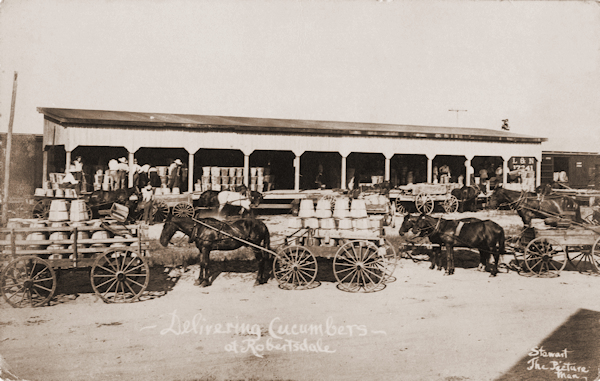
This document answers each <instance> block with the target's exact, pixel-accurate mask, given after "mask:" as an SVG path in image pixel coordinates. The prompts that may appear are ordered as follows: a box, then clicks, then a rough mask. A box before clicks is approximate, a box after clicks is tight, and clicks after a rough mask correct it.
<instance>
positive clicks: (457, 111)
mask: <svg viewBox="0 0 600 381" xmlns="http://www.w3.org/2000/svg"><path fill="white" fill-rule="evenodd" d="M448 111H454V112H456V127H458V113H459V112H461V111H462V112H467V111H469V110H455V109H450V110H448Z"/></svg>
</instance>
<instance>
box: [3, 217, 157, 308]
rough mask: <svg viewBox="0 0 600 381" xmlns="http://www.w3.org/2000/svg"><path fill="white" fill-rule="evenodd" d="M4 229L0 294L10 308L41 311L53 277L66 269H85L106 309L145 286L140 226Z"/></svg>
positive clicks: (27, 223) (37, 224) (105, 223)
mask: <svg viewBox="0 0 600 381" xmlns="http://www.w3.org/2000/svg"><path fill="white" fill-rule="evenodd" d="M8 225H9V227H7V228H3V229H0V238H1V240H0V247H2V251H1V254H0V263H1V264H2V271H1V272H0V293H1V294H2V296H3V297H4V299H5V300H6V301H7V302H8V303H9V304H10V305H11V306H13V307H38V306H43V305H46V304H47V303H48V302H49V301H50V300H51V299H52V297H53V295H54V292H55V290H56V283H57V273H59V272H60V271H62V270H67V269H74V268H89V269H90V282H91V284H92V287H93V289H94V292H95V293H96V295H98V296H99V297H100V298H101V299H102V300H104V301H105V302H108V303H120V302H131V301H134V300H136V299H138V298H139V297H140V296H141V294H142V293H143V292H144V290H145V289H146V287H147V285H148V282H149V276H150V268H149V265H148V262H147V260H146V259H145V257H146V254H147V250H148V242H147V240H146V239H145V238H144V234H143V232H142V227H141V226H140V225H123V224H122V223H119V222H118V221H116V220H92V221H86V222H78V223H64V222H50V221H43V222H41V221H39V220H19V221H15V220H13V221H11V222H10V223H9V224H8Z"/></svg>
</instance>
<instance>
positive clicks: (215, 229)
mask: <svg viewBox="0 0 600 381" xmlns="http://www.w3.org/2000/svg"><path fill="white" fill-rule="evenodd" d="M207 225H208V226H210V227H212V228H210V227H207ZM177 231H181V232H183V233H184V234H186V235H187V236H188V237H189V241H190V242H195V243H196V247H197V248H198V250H199V251H200V273H199V274H198V280H197V281H196V285H200V286H201V287H206V286H210V284H211V283H212V280H211V274H210V268H209V255H210V252H211V251H212V250H226V251H227V250H235V249H238V248H240V247H242V246H250V247H251V248H252V251H254V256H255V257H256V260H257V261H258V273H257V276H256V283H255V284H264V283H267V281H268V280H269V277H270V274H271V273H270V269H271V266H272V261H273V258H272V256H271V254H270V253H269V252H267V251H263V250H261V249H259V248H257V247H252V246H251V245H248V244H247V243H244V242H242V241H240V240H238V239H235V238H231V236H233V237H236V238H239V239H241V240H244V241H247V242H250V243H252V244H254V245H257V246H260V247H263V248H265V249H267V250H271V238H270V235H269V229H268V228H267V226H266V225H265V224H264V223H263V222H262V221H259V220H256V219H254V218H241V219H238V220H236V221H233V222H226V221H220V220H217V219H215V218H201V219H193V218H190V217H174V216H172V215H171V214H169V215H167V219H166V220H165V224H164V227H163V230H162V233H161V234H160V244H161V245H163V246H165V247H166V246H167V245H168V244H169V241H170V240H171V238H172V237H173V235H174V234H175V233H176V232H177Z"/></svg>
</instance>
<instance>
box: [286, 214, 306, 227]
mask: <svg viewBox="0 0 600 381" xmlns="http://www.w3.org/2000/svg"><path fill="white" fill-rule="evenodd" d="M287 220H288V228H289V229H302V226H303V225H302V218H300V217H289V218H288V219H287Z"/></svg>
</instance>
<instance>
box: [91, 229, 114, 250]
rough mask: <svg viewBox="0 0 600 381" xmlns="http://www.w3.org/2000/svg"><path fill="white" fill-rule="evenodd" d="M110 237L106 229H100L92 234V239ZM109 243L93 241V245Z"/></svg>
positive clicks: (100, 239)
mask: <svg viewBox="0 0 600 381" xmlns="http://www.w3.org/2000/svg"><path fill="white" fill-rule="evenodd" d="M109 238H110V237H109V236H108V232H107V231H106V230H98V231H95V232H94V233H93V234H92V240H96V241H106V240H108V239H109ZM106 246H107V244H106V243H104V242H98V243H93V244H92V247H106Z"/></svg>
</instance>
